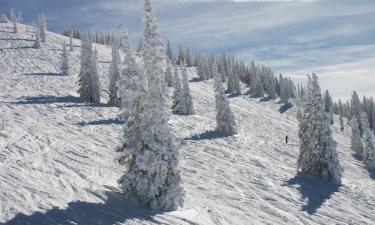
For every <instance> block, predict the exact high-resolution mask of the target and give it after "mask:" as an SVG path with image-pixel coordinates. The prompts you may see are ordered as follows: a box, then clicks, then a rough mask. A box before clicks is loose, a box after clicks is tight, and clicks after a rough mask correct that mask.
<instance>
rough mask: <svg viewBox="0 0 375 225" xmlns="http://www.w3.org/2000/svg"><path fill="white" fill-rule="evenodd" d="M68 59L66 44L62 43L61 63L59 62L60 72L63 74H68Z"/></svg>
mask: <svg viewBox="0 0 375 225" xmlns="http://www.w3.org/2000/svg"><path fill="white" fill-rule="evenodd" d="M69 70H70V68H69V60H68V53H67V51H66V44H65V43H64V44H63V50H62V63H61V72H62V74H64V75H69Z"/></svg>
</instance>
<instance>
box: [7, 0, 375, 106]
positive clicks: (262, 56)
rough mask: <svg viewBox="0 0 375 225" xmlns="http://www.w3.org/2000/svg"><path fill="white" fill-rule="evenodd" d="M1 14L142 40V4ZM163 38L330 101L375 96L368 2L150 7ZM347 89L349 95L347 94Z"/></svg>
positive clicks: (54, 4) (123, 0)
mask: <svg viewBox="0 0 375 225" xmlns="http://www.w3.org/2000/svg"><path fill="white" fill-rule="evenodd" d="M0 3H1V5H2V6H3V7H2V8H1V13H2V14H7V15H9V10H10V8H14V9H15V10H20V11H22V12H23V15H24V19H25V21H26V22H28V23H31V22H33V21H36V18H37V15H38V14H39V13H41V12H44V13H45V14H46V16H47V24H48V29H49V30H50V31H53V32H57V33H62V31H63V30H64V28H65V27H76V28H82V29H88V30H92V31H95V30H98V31H110V32H115V33H116V32H117V28H118V26H119V25H120V24H122V25H125V26H127V27H128V28H129V32H130V36H131V38H132V40H133V44H135V43H136V41H137V40H139V38H140V37H141V34H142V31H143V25H142V17H143V12H142V5H143V3H142V1H135V0H110V1H101V0H96V1H89V0H83V1H74V0H68V1H64V2H60V1H56V0H55V1H47V0H33V1H27V0H16V1H13V0H12V1H11V0H0ZM153 5H154V11H155V16H156V19H157V21H158V23H159V27H160V31H161V35H162V38H163V39H164V40H170V41H171V44H172V47H173V49H174V50H176V49H177V47H178V46H179V45H180V44H181V45H182V46H183V47H188V48H190V49H192V50H193V51H198V50H201V51H202V52H204V53H213V54H221V53H224V52H225V53H227V54H229V55H232V56H234V57H236V58H237V59H241V60H244V61H245V62H250V61H251V60H254V61H255V62H257V63H262V64H265V65H268V66H270V67H271V68H272V69H273V70H274V71H275V73H276V74H278V73H282V74H284V75H286V76H291V77H292V78H293V79H294V80H295V81H297V82H304V81H305V80H306V76H305V75H306V74H311V73H313V72H315V73H317V74H318V75H319V77H320V80H321V83H322V88H323V89H328V90H330V92H331V94H332V96H333V97H334V98H335V99H338V98H341V99H347V98H349V97H350V93H351V92H352V91H354V90H356V91H357V92H358V93H359V94H360V95H366V96H375V90H374V89H373V88H372V86H374V85H375V79H373V78H372V77H373V73H375V68H374V67H373V66H372V65H374V64H375V2H373V1H369V0H366V1H354V0H345V1H338V0H333V1H322V0H314V1H297V0H294V1H293V0H290V1H282V0H281V1H267V0H263V1H259V0H257V1H252V0H247V1H246V0H245V1H230V0H227V1H225V0H179V1H171V0H158V1H156V0H155V1H153ZM348 87H350V89H352V90H348Z"/></svg>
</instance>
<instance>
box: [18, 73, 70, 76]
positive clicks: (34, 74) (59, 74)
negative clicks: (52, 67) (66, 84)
mask: <svg viewBox="0 0 375 225" xmlns="http://www.w3.org/2000/svg"><path fill="white" fill-rule="evenodd" d="M23 75H26V76H64V74H62V73H25V74H23Z"/></svg>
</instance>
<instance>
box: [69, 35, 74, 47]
mask: <svg viewBox="0 0 375 225" xmlns="http://www.w3.org/2000/svg"><path fill="white" fill-rule="evenodd" d="M69 50H70V51H71V52H72V51H74V47H73V31H72V30H71V31H70V32H69Z"/></svg>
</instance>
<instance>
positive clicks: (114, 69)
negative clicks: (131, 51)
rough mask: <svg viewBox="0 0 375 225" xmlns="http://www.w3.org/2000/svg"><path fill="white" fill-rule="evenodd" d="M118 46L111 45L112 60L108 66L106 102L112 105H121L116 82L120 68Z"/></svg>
mask: <svg viewBox="0 0 375 225" xmlns="http://www.w3.org/2000/svg"><path fill="white" fill-rule="evenodd" d="M117 49H118V46H116V45H114V46H113V47H112V60H111V65H110V66H109V86H108V90H109V100H108V104H109V105H113V106H121V99H120V97H119V93H118V85H117V82H118V80H119V79H120V69H119V63H120V62H119V61H120V55H119V53H118V50H117Z"/></svg>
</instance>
